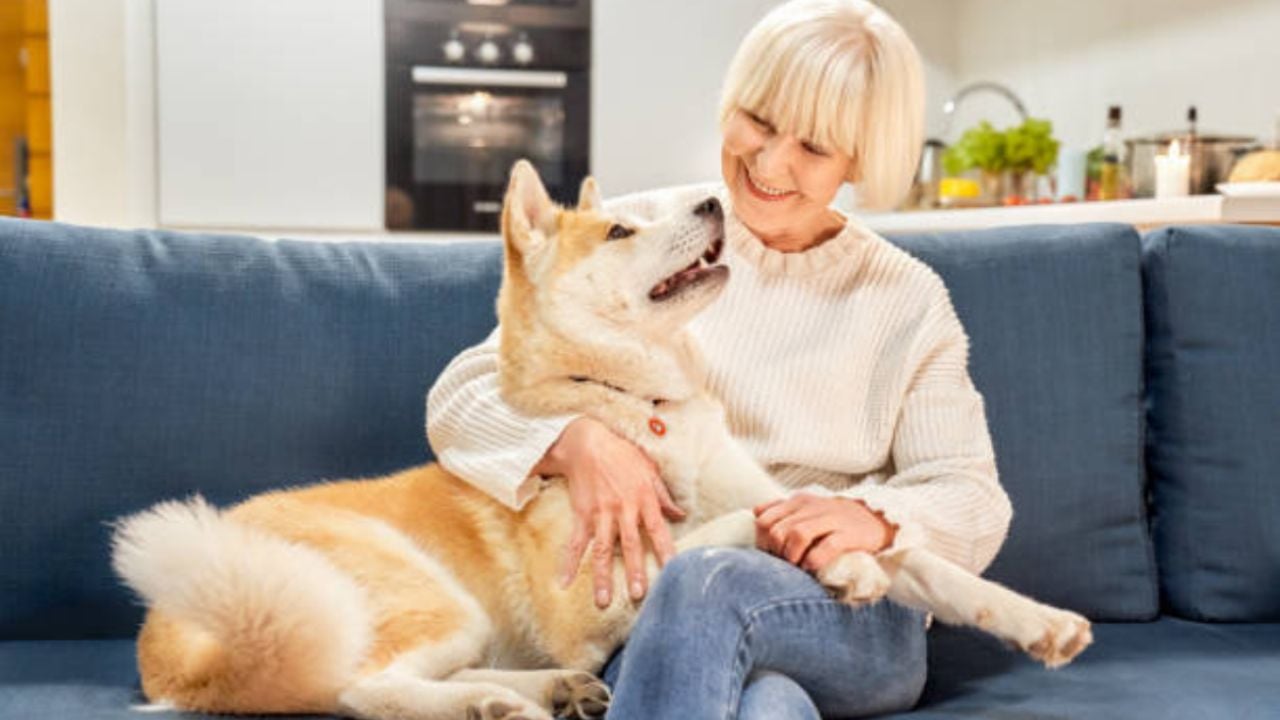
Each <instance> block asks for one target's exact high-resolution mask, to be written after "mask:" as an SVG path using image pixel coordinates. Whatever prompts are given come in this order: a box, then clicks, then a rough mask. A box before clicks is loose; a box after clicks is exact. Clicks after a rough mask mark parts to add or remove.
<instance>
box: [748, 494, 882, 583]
mask: <svg viewBox="0 0 1280 720" xmlns="http://www.w3.org/2000/svg"><path fill="white" fill-rule="evenodd" d="M755 514H756V546H757V547H759V548H760V549H761V550H764V551H765V552H769V553H772V554H774V555H777V556H778V557H780V558H783V559H784V560H786V561H787V562H789V563H791V564H792V565H797V566H799V567H802V568H804V569H805V570H808V571H809V572H811V573H817V572H818V571H819V570H821V569H822V568H824V567H826V566H827V564H828V563H830V562H831V561H833V560H835V559H836V558H838V557H840V556H841V555H843V554H845V553H847V552H853V551H855V550H863V551H866V552H870V553H876V552H879V551H881V550H883V549H885V548H886V547H889V545H890V544H892V543H893V537H894V534H895V533H896V531H897V528H896V527H895V526H894V525H893V524H892V523H890V522H889V521H887V520H885V519H884V518H883V517H882V516H881V515H879V514H878V513H875V512H872V511H871V509H870V508H868V507H867V506H866V505H865V504H863V503H862V502H861V501H860V500H853V499H851V498H844V497H821V496H818V495H809V494H806V493H798V494H796V495H793V496H791V497H790V498H787V499H786V500H774V501H772V502H767V503H765V504H763V505H758V506H756V508H755Z"/></svg>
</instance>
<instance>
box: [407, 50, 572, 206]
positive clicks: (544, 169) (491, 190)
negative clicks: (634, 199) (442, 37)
mask: <svg viewBox="0 0 1280 720" xmlns="http://www.w3.org/2000/svg"><path fill="white" fill-rule="evenodd" d="M404 70H405V71H408V72H404V75H402V76H400V77H406V79H410V80H411V81H410V82H404V84H403V85H401V86H399V89H398V90H397V91H395V92H394V93H393V94H392V96H391V103H390V105H389V116H388V117H389V118H390V120H389V125H388V138H389V142H388V155H387V176H388V188H387V226H388V227H390V228H393V229H401V228H407V227H418V228H423V229H455V230H483V231H489V232H492V231H494V230H497V229H498V217H499V213H500V211H501V209H502V196H503V193H504V191H505V189H506V185H507V178H508V176H509V174H510V173H511V166H512V165H513V164H515V162H516V161H517V160H520V159H521V158H523V159H527V160H529V161H530V162H532V163H533V164H534V166H535V167H536V168H537V169H538V174H539V175H541V177H542V181H543V184H544V185H546V187H547V191H548V192H549V193H551V196H552V197H553V198H556V199H558V200H564V199H565V198H567V197H568V196H570V195H571V194H576V191H577V186H578V184H579V183H581V182H582V178H583V177H585V176H586V172H587V155H586V150H587V146H588V144H589V143H588V141H587V138H588V137H589V135H588V132H589V129H588V117H587V115H588V108H587V88H588V86H589V77H588V75H587V74H586V73H583V72H580V71H578V72H575V71H569V72H563V71H557V70H532V69H495V68H469V67H437V66H424V65H415V66H412V67H408V68H404ZM397 74H398V73H397Z"/></svg>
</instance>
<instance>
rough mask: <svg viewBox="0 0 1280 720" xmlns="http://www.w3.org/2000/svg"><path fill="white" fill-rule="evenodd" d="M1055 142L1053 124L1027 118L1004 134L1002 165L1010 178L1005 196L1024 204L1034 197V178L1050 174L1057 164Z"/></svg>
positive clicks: (1056, 144)
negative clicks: (1011, 196) (1003, 164)
mask: <svg viewBox="0 0 1280 720" xmlns="http://www.w3.org/2000/svg"><path fill="white" fill-rule="evenodd" d="M1058 145H1059V143H1058V141H1057V140H1055V139H1054V137H1053V123H1051V122H1049V121H1048V120H1037V119H1036V118H1027V119H1026V121H1024V122H1023V123H1022V124H1021V125H1019V126H1017V127H1012V128H1009V129H1008V130H1006V131H1005V133H1004V154H1005V162H1006V163H1007V165H1008V169H1009V173H1010V175H1011V180H1012V182H1011V187H1010V188H1008V192H1009V193H1010V194H1011V195H1013V196H1015V197H1017V198H1021V199H1023V200H1029V199H1031V196H1032V195H1034V194H1035V192H1034V190H1035V186H1036V178H1038V177H1039V176H1040V175H1044V174H1046V173H1048V172H1049V170H1050V168H1052V167H1053V166H1054V164H1055V163H1056V162H1057V161H1058Z"/></svg>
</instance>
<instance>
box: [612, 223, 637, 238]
mask: <svg viewBox="0 0 1280 720" xmlns="http://www.w3.org/2000/svg"><path fill="white" fill-rule="evenodd" d="M635 234H636V231H635V230H632V229H631V228H629V227H623V226H622V225H614V226H613V227H611V228H609V239H610V240H622V239H623V238H629V237H631V236H632V235H635Z"/></svg>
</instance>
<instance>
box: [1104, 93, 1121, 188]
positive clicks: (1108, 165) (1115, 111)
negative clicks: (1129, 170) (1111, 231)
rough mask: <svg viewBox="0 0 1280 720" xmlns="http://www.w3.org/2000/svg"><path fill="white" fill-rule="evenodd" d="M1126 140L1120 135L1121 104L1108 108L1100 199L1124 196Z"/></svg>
mask: <svg viewBox="0 0 1280 720" xmlns="http://www.w3.org/2000/svg"><path fill="white" fill-rule="evenodd" d="M1124 156H1125V151H1124V140H1123V139H1122V138H1121V137H1120V106H1119V105H1112V106H1111V107H1110V108H1108V109H1107V130H1106V132H1104V133H1103V134H1102V173H1101V176H1100V177H1099V179H1098V199H1099V200H1119V199H1121V198H1122V197H1124V195H1125V192H1124V188H1125V178H1124V175H1125V173H1124Z"/></svg>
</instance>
